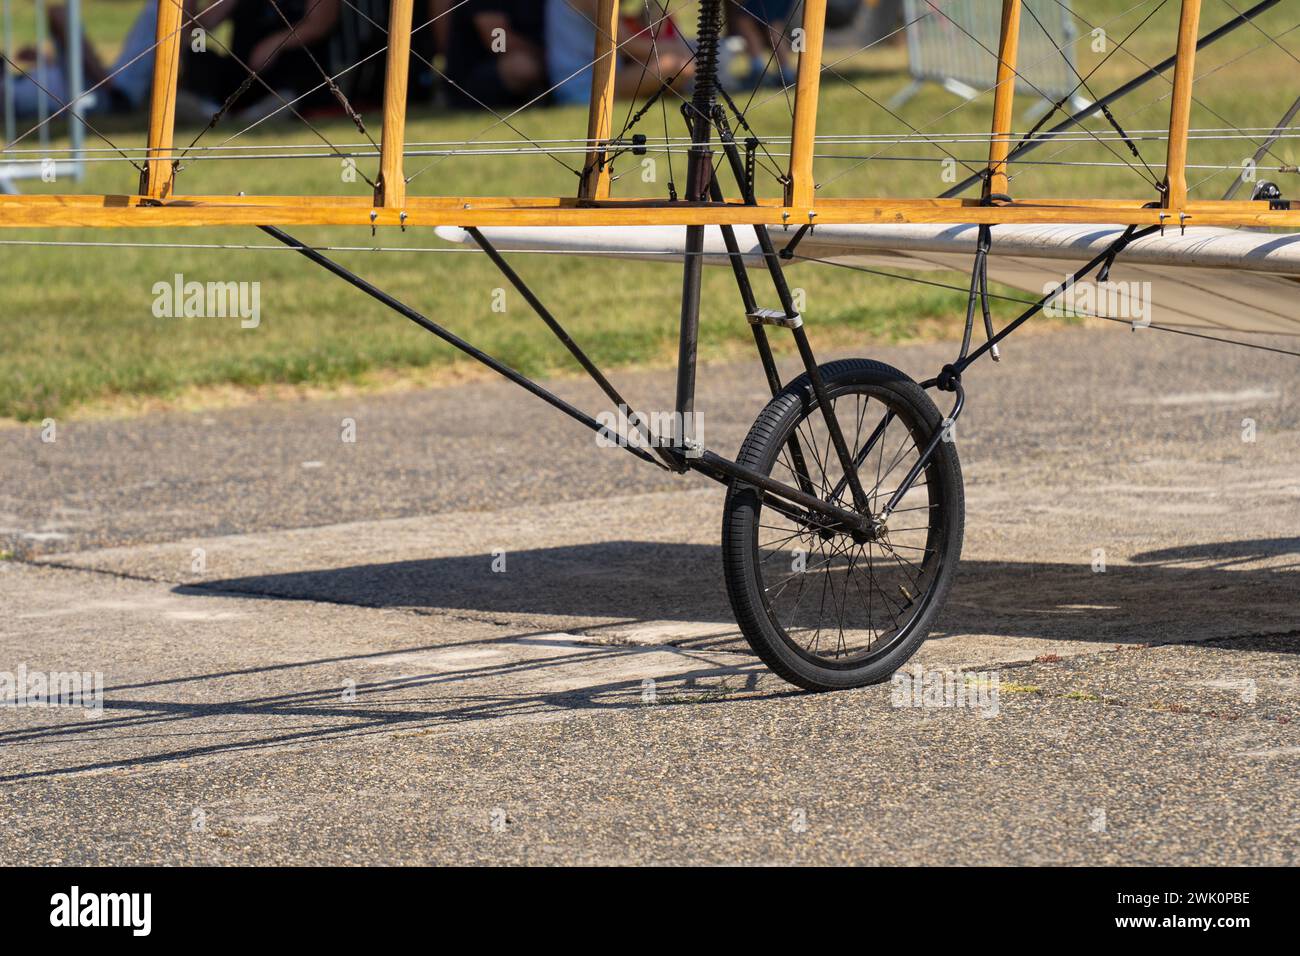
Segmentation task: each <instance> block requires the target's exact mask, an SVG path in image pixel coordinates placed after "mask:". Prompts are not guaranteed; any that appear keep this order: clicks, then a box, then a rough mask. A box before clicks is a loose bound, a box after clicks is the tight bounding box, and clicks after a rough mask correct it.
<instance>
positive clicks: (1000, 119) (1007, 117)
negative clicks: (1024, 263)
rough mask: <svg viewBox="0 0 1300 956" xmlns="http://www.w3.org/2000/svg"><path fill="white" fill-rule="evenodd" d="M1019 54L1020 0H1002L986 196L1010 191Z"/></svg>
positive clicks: (1003, 194)
mask: <svg viewBox="0 0 1300 956" xmlns="http://www.w3.org/2000/svg"><path fill="white" fill-rule="evenodd" d="M1019 56H1020V0H1002V33H1001V34H1000V35H999V37H998V80H997V82H998V85H997V87H996V88H995V89H994V92H993V135H992V136H991V137H990V138H989V174H988V178H987V179H985V180H984V198H985V199H987V198H988V197H989V196H990V195H1001V196H1005V195H1007V194H1008V193H1009V192H1010V191H1011V186H1010V183H1009V180H1008V178H1007V156H1008V155H1010V153H1011V124H1012V122H1013V121H1014V119H1015V105H1016V63H1017V60H1018V58H1019Z"/></svg>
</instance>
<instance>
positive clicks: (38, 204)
mask: <svg viewBox="0 0 1300 956" xmlns="http://www.w3.org/2000/svg"><path fill="white" fill-rule="evenodd" d="M1183 211H1184V212H1185V214H1186V216H1185V218H1184V219H1181V220H1180V219H1179V218H1176V217H1172V216H1171V214H1170V213H1169V212H1168V211H1166V210H1162V209H1159V208H1150V207H1148V205H1147V204H1145V203H1143V202H1141V201H1138V200H1099V199H1079V200H1042V201H1033V200H1029V201H1020V202H1014V203H1006V204H998V205H992V206H985V205H981V203H980V202H979V201H978V200H973V199H830V200H823V201H821V202H819V203H818V204H817V207H816V208H815V209H812V208H807V207H798V206H786V205H784V204H783V203H782V202H780V201H779V200H765V201H760V202H759V203H758V205H755V206H747V205H745V204H743V203H740V202H728V203H686V202H676V203H670V202H667V201H657V202H656V201H645V200H633V199H625V200H618V199H611V200H605V201H601V202H594V203H593V202H590V201H586V200H581V199H578V198H568V199H566V198H552V197H536V198H529V197H510V198H500V197H494V196H477V197H459V198H448V197H424V196H408V197H407V199H406V202H405V203H404V204H403V205H402V207H401V208H400V209H397V208H390V207H383V206H378V205H375V204H374V203H372V202H369V201H367V200H365V199H359V198H357V197H320V196H238V197H232V196H178V197H175V198H172V199H168V200H154V199H149V198H148V197H141V196H126V195H123V196H84V195H82V196H0V228H15V227H32V228H35V227H73V226H82V227H91V228H122V227H158V226H240V225H249V226H267V225H278V226H371V225H373V226H399V225H405V226H481V227H492V226H689V225H737V226H740V225H768V226H798V225H803V224H806V223H810V222H812V223H819V224H824V225H830V224H846V223H847V224H852V223H863V224H878V223H897V224H905V223H952V224H954V225H957V224H965V223H972V224H979V223H988V224H991V225H999V224H1015V223H1019V224H1038V223H1094V222H1095V223H1104V224H1111V225H1120V226H1123V225H1137V226H1147V225H1167V226H1170V227H1171V228H1178V227H1179V226H1180V225H1188V226H1227V227H1243V226H1260V227H1273V228H1290V229H1297V228H1300V210H1275V209H1270V207H1269V203H1267V202H1252V201H1245V202H1220V201H1207V202H1188V203H1187V204H1186V206H1185V207H1184V210H1183ZM403 214H405V217H403Z"/></svg>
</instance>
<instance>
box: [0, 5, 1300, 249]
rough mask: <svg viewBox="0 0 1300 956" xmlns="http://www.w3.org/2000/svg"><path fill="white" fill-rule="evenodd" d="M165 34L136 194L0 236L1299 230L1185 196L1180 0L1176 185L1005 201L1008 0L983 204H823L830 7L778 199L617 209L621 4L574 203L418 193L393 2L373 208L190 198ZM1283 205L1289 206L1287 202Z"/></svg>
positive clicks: (1011, 92)
mask: <svg viewBox="0 0 1300 956" xmlns="http://www.w3.org/2000/svg"><path fill="white" fill-rule="evenodd" d="M157 3H158V33H157V46H156V55H155V62H154V84H153V93H152V99H151V103H150V110H149V134H148V147H147V154H146V156H147V159H146V162H145V171H144V173H143V175H142V176H141V183H140V190H139V193H138V194H136V195H115V196H114V195H22V196H0V227H51V226H88V227H133V226H229V225H278V226H302V225H320V226H342V225H359V226H439V225H456V226H463V227H468V226H475V227H480V226H481V227H491V226H496V227H509V226H604V225H608V226H662V225H678V226H682V225H725V224H730V225H746V224H749V225H759V224H764V225H804V224H830V223H862V224H871V223H953V224H963V223H971V224H979V223H989V224H1000V223H1022V224H1026V223H1109V224H1116V225H1132V226H1147V225H1170V226H1187V225H1197V226H1228V227H1250V226H1255V227H1259V226H1264V227H1281V228H1300V209H1290V208H1277V207H1276V204H1271V203H1269V202H1267V201H1213V200H1207V201H1195V200H1190V199H1189V198H1188V195H1187V173H1186V164H1187V143H1188V133H1189V125H1190V117H1191V107H1192V84H1193V77H1194V70H1195V63H1196V49H1197V38H1198V30H1199V26H1200V14H1201V0H1181V4H1182V9H1181V16H1180V23H1179V31H1178V48H1177V55H1176V62H1175V66H1174V78H1173V94H1172V97H1171V108H1170V117H1169V127H1168V155H1167V158H1166V164H1165V189H1164V190H1163V192H1162V194H1161V196H1160V197H1159V199H1158V201H1156V202H1154V203H1153V202H1151V201H1150V200H1149V199H1134V200H1116V199H1060V200H1028V201H1010V202H1006V201H999V200H997V199H995V198H992V197H996V196H998V195H999V194H1004V193H1006V192H1007V189H1006V187H1007V165H1008V163H1007V158H1008V155H1009V153H1010V150H1011V147H1012V138H1011V123H1012V116H1013V105H1014V101H1015V89H1016V77H1017V73H1016V57H1017V50H1018V46H1019V38H1020V14H1021V0H1003V3H1002V24H1001V35H1000V39H999V48H998V69H997V87H996V90H995V94H994V95H995V102H994V120H993V128H992V131H991V136H990V148H989V164H988V176H987V179H986V187H985V195H984V196H983V197H980V198H975V199H961V198H955V199H896V198H862V199H819V198H818V197H817V193H816V183H815V180H814V178H813V153H814V147H815V142H816V131H817V101H818V92H819V89H820V84H821V73H822V67H821V54H822V40H823V25H824V22H825V14H826V0H805V3H804V20H803V28H804V51H803V53H802V55H801V56H800V58H799V70H798V76H797V78H796V93H795V105H794V118H793V123H792V129H791V147H790V165H789V169H788V172H787V186H786V192H785V195H784V197H782V198H781V199H771V200H759V201H758V202H757V204H752V205H751V204H746V203H744V202H743V201H742V200H740V199H735V200H729V201H726V202H722V203H708V202H687V201H672V202H670V201H666V200H644V199H617V198H615V197H613V196H611V189H610V186H611V182H610V179H611V177H610V170H609V164H608V163H606V162H605V144H606V143H607V142H608V141H609V139H610V137H611V135H612V133H613V129H612V122H613V116H614V90H615V84H614V80H615V70H616V69H617V59H618V49H617V37H618V0H600V2H599V6H598V14H597V24H598V28H597V30H596V47H595V50H594V51H593V54H594V55H593V68H592V95H591V105H590V110H589V115H588V127H587V141H588V148H589V150H590V151H589V152H588V154H587V157H586V164H585V166H584V174H583V176H582V179H581V182H580V186H579V191H578V194H577V195H575V196H571V197H499V196H411V195H408V194H407V189H406V178H405V174H404V167H403V159H404V151H405V132H406V102H407V85H408V72H409V64H410V43H411V28H412V17H413V7H414V0H391V2H390V17H389V44H388V49H387V73H386V77H385V89H384V105H383V138H382V141H381V144H380V176H379V179H378V181H377V182H378V185H377V188H376V190H375V195H374V197H373V201H372V200H367V199H366V198H364V197H355V196H351V197H349V196H186V195H182V194H180V193H178V192H177V190H176V185H177V184H176V169H175V162H174V159H175V154H174V142H173V128H174V124H175V112H176V92H177V80H178V74H179V63H180V52H181V42H182V37H183V32H184V31H183V29H182V21H183V6H182V0H157ZM1283 205H1285V204H1283Z"/></svg>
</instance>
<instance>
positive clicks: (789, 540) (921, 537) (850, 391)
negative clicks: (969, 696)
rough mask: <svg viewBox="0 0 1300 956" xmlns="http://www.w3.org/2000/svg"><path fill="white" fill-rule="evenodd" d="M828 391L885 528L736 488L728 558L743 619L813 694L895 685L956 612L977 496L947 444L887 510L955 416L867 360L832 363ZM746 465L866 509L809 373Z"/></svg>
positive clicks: (775, 407) (780, 665)
mask: <svg viewBox="0 0 1300 956" xmlns="http://www.w3.org/2000/svg"><path fill="white" fill-rule="evenodd" d="M820 371H821V375H822V379H823V381H824V383H825V388H826V394H827V396H828V399H829V401H830V404H831V406H832V407H833V409H834V411H835V415H836V417H837V419H838V421H839V423H840V428H841V430H842V431H843V434H844V439H845V443H846V444H847V446H848V450H849V453H850V457H851V459H852V460H853V462H855V463H856V471H857V476H858V479H859V481H860V486H861V488H862V491H863V492H864V493H865V497H866V505H867V509H866V510H867V511H869V512H870V514H872V515H873V516H882V517H881V518H880V520H877V522H876V528H875V530H874V531H873V532H870V533H864V532H861V531H859V532H856V533H853V532H850V531H849V530H848V529H846V528H844V527H843V526H839V527H834V526H831V525H828V524H827V523H826V521H825V519H817V518H813V517H812V516H810V515H809V514H808V513H807V512H805V511H803V510H802V509H799V508H796V507H792V506H790V505H788V504H785V503H784V502H781V501H778V500H777V499H775V498H774V497H772V496H771V495H768V494H765V493H764V492H762V491H761V490H759V489H757V488H755V487H753V486H752V485H745V484H743V483H739V482H738V483H736V484H734V485H733V486H732V488H731V490H730V492H729V493H728V495H727V502H726V509H725V513H724V518H723V527H722V551H723V563H724V564H723V566H724V571H725V576H726V582H727V592H728V595H729V596H730V598H731V605H732V608H733V610H734V611H735V613H736V620H737V622H738V623H739V624H740V627H741V630H742V631H743V632H744V634H745V637H746V638H747V639H748V640H749V643H750V645H751V646H752V647H753V648H754V650H755V652H756V653H757V654H758V655H759V657H761V658H762V659H763V661H764V663H766V664H767V665H768V667H770V668H771V669H772V670H773V671H775V672H776V673H777V674H779V675H780V676H781V677H783V678H785V679H786V680H788V681H790V682H791V683H793V684H797V685H798V686H800V687H804V688H807V689H809V690H836V689H841V688H847V687H860V686H863V685H865V684H872V683H878V682H879V681H882V680H885V679H887V678H888V677H889V676H890V675H891V674H892V673H894V671H896V670H897V669H898V668H899V667H901V666H902V665H903V663H904V662H906V661H907V659H908V658H909V657H911V656H912V654H914V653H915V652H916V650H917V648H918V647H920V645H921V643H922V642H923V641H924V640H925V637H926V634H927V633H928V632H929V629H930V627H931V625H932V623H933V621H934V617H935V615H936V614H937V613H938V610H939V608H940V607H941V606H942V604H943V601H944V598H945V596H946V595H947V592H948V590H949V588H950V587H951V584H952V576H953V573H954V571H955V569H956V565H957V560H958V557H959V555H960V553H961V540H962V522H963V516H964V503H963V493H962V482H961V466H960V464H959V463H958V460H957V450H956V448H955V446H954V443H953V442H952V441H941V442H940V443H939V445H938V447H937V448H936V450H935V453H934V455H933V456H932V458H931V459H930V462H929V463H928V465H927V466H926V468H925V469H924V471H922V472H921V473H920V475H919V476H918V477H917V479H916V482H915V483H914V484H913V486H912V487H911V488H910V489H909V490H908V491H907V492H906V493H905V494H904V495H903V496H902V498H901V499H899V500H898V501H897V503H896V506H895V508H894V509H893V510H892V512H891V513H889V515H888V516H887V517H883V514H882V513H883V512H884V510H885V509H886V505H887V503H888V502H889V501H890V499H891V498H892V496H893V495H894V493H895V491H896V490H897V489H898V488H899V487H900V486H901V485H902V484H903V482H904V478H905V477H906V476H907V475H908V474H909V472H910V471H911V470H912V468H913V467H914V466H915V465H916V463H917V462H918V461H919V460H920V458H921V456H922V453H923V452H924V450H925V448H926V447H927V445H928V444H929V443H930V440H931V438H932V437H933V436H934V435H935V434H936V433H937V432H938V431H939V430H940V429H942V428H943V427H944V421H943V416H942V415H941V414H940V412H939V409H938V408H937V407H936V406H935V404H934V402H933V401H932V400H931V399H930V397H929V395H927V394H926V393H925V391H924V389H922V388H921V387H920V386H919V385H918V384H917V383H916V382H914V381H912V380H911V379H910V378H908V377H907V376H906V375H904V374H903V373H902V372H900V371H898V370H897V369H894V368H890V367H889V366H888V365H882V364H881V363H879V362H871V361H867V360H864V359H851V360H847V361H840V362H832V363H830V364H828V365H824V366H821V369H820ZM738 463H739V464H741V465H745V466H747V467H749V468H752V469H754V470H755V471H758V472H760V473H761V474H763V475H765V476H768V477H770V478H773V479H775V480H777V481H781V482H783V483H789V484H791V485H796V486H798V487H800V488H801V489H802V490H804V491H806V492H808V493H810V494H813V495H815V496H816V497H818V498H819V499H821V500H822V501H828V502H831V503H832V504H835V505H837V506H839V507H841V508H844V509H846V510H851V511H854V512H855V513H859V514H860V513H863V509H862V507H861V506H860V505H859V506H855V501H854V495H853V492H852V490H851V487H850V482H849V481H848V480H847V479H846V477H845V470H844V468H843V467H842V466H841V464H840V460H839V456H838V455H837V453H836V450H835V447H834V444H833V442H832V439H831V435H830V431H829V428H828V427H827V424H826V420H825V416H824V415H823V413H822V410H821V409H820V408H819V407H818V405H817V399H816V396H815V394H814V392H813V388H812V385H811V382H810V381H809V379H808V376H807V375H804V376H801V377H799V378H798V379H796V380H794V381H793V382H791V383H790V384H789V385H788V386H787V387H786V388H785V389H784V390H783V391H782V392H781V393H780V394H779V395H777V396H776V397H775V398H774V399H772V401H771V402H770V403H769V404H768V405H767V407H766V408H765V409H764V410H763V412H762V414H760V415H759V417H758V420H757V421H756V422H755V423H754V425H753V427H752V428H751V429H750V432H749V436H748V437H747V438H746V439H745V442H744V444H743V445H742V446H741V450H740V455H739V458H738Z"/></svg>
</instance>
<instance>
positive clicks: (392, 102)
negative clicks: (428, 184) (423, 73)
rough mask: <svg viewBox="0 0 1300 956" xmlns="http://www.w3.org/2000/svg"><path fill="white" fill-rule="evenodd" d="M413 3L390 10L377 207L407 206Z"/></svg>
mask: <svg viewBox="0 0 1300 956" xmlns="http://www.w3.org/2000/svg"><path fill="white" fill-rule="evenodd" d="M414 6H415V2H414V0H391V2H390V3H389V6H388V57H387V60H386V66H385V68H384V133H383V138H382V139H381V140H380V142H379V181H378V182H377V183H376V185H375V205H376V206H382V207H383V208H385V209H400V208H402V207H403V206H405V205H406V173H405V172H404V170H403V163H402V154H403V152H404V151H405V149H406V91H407V83H408V82H409V80H410V74H411V18H412V9H413V7H414Z"/></svg>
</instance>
